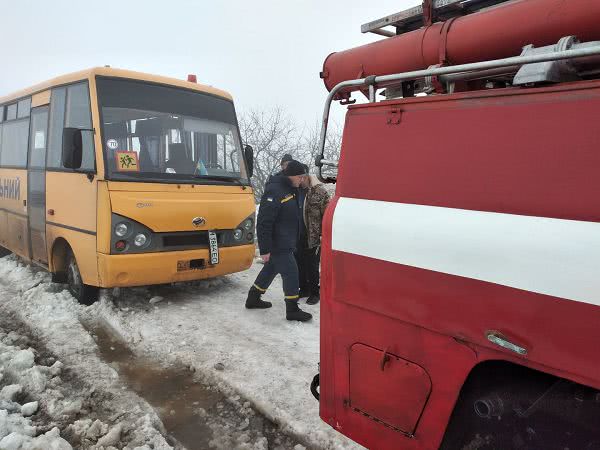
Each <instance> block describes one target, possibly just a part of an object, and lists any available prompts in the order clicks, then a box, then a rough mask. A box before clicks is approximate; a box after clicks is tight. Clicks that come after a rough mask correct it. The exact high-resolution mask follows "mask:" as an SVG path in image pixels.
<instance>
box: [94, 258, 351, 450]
mask: <svg viewBox="0 0 600 450" xmlns="http://www.w3.org/2000/svg"><path fill="white" fill-rule="evenodd" d="M261 267H262V266H261V265H260V264H256V265H254V266H253V267H252V268H251V269H250V270H248V271H246V272H243V273H239V274H234V275H230V276H227V277H222V278H219V279H216V280H209V281H204V282H197V283H188V284H182V285H178V286H157V287H147V288H136V289H122V290H120V293H119V295H117V296H113V295H112V294H109V295H105V296H104V297H103V298H102V299H101V301H100V302H99V303H97V304H96V305H94V306H92V307H91V308H89V309H88V311H89V312H90V314H94V315H97V316H99V317H103V318H104V319H105V320H107V321H108V322H109V323H110V324H111V326H112V327H114V328H115V329H116V330H118V332H119V333H120V334H121V335H122V336H124V337H125V338H126V339H127V340H128V341H129V342H130V345H131V346H132V347H133V348H135V349H136V350H138V351H141V352H145V353H146V354H149V355H151V356H153V357H154V358H156V359H158V360H161V361H165V362H170V363H177V364H183V365H186V366H191V367H193V368H195V370H196V371H197V372H198V373H201V374H203V375H204V376H205V377H206V378H207V379H208V380H209V381H213V382H217V383H219V386H220V387H222V388H230V389H232V390H233V391H235V392H236V393H237V394H238V395H240V396H242V397H243V398H245V399H247V400H249V401H250V402H251V403H252V404H254V405H255V406H256V407H257V408H258V409H259V410H260V411H261V412H263V413H264V414H265V415H266V416H267V417H269V418H270V419H272V420H273V421H275V422H277V423H279V424H280V425H281V426H282V427H283V428H284V429H285V431H287V432H288V433H290V434H292V435H294V436H295V437H297V438H298V439H299V440H300V441H301V442H303V443H304V444H306V445H308V446H310V447H314V448H324V449H325V448H326V449H334V448H335V449H338V448H339V449H342V448H348V449H351V448H360V447H359V446H358V445H356V444H354V443H352V442H351V441H350V440H348V439H346V438H345V437H343V436H342V435H341V434H339V433H337V432H335V431H334V430H333V429H332V428H330V427H329V426H328V425H326V424H325V423H323V422H322V421H321V419H320V418H319V407H318V402H317V401H316V400H315V399H314V398H313V396H312V394H311V393H310V389H309V386H310V382H311V380H312V378H313V376H314V375H315V374H316V373H317V371H318V362H319V305H316V306H310V305H306V304H304V301H302V302H301V308H303V309H305V310H306V311H308V312H310V313H312V314H313V316H314V318H313V320H312V321H311V322H308V323H299V322H288V321H287V320H285V304H284V301H283V292H282V288H281V283H280V281H279V278H278V279H277V280H276V281H275V283H273V286H272V287H271V289H269V291H268V292H267V294H266V295H264V296H263V298H264V299H265V300H268V301H271V302H272V303H273V307H272V308H270V309H267V310H247V309H245V308H244V302H245V298H246V295H247V291H248V288H249V287H250V286H251V285H252V283H253V281H254V278H255V277H256V275H257V273H258V271H259V270H260V268H261ZM156 297H161V298H163V300H162V301H159V302H156V303H153V302H154V301H156ZM219 369H222V370H219Z"/></svg>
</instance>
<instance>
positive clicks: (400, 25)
mask: <svg viewBox="0 0 600 450" xmlns="http://www.w3.org/2000/svg"><path fill="white" fill-rule="evenodd" d="M508 1H511V0H424V1H423V3H422V4H421V5H419V6H415V7H413V8H410V9H406V10H404V11H401V12H399V13H396V14H391V15H389V16H386V17H382V18H381V19H377V20H374V21H372V22H369V23H365V24H364V25H361V27H360V31H361V32H362V33H374V34H379V35H381V36H386V37H392V36H397V35H399V34H403V33H407V32H409V31H413V30H417V29H419V28H421V27H423V26H425V25H431V23H432V22H439V21H445V20H448V19H451V18H453V17H459V16H465V15H467V14H471V13H474V12H477V11H481V10H482V9H484V8H489V7H491V6H496V5H499V4H500V3H506V2H508ZM428 10H429V11H428ZM385 27H394V28H395V31H391V30H389V29H385Z"/></svg>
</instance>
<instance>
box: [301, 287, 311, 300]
mask: <svg viewBox="0 0 600 450" xmlns="http://www.w3.org/2000/svg"><path fill="white" fill-rule="evenodd" d="M306 297H310V291H309V290H308V289H304V288H300V298H306Z"/></svg>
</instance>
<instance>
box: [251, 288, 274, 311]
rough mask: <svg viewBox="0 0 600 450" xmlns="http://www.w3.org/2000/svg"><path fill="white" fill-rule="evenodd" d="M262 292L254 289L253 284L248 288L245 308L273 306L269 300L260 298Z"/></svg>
mask: <svg viewBox="0 0 600 450" xmlns="http://www.w3.org/2000/svg"><path fill="white" fill-rule="evenodd" d="M262 294H263V293H262V292H260V291H259V290H258V289H256V288H255V287H254V286H252V287H251V288H250V291H249V292H248V298H247V299H246V308H248V309H266V308H270V307H271V306H273V305H272V304H271V302H265V301H264V300H261V298H260V296H261V295H262Z"/></svg>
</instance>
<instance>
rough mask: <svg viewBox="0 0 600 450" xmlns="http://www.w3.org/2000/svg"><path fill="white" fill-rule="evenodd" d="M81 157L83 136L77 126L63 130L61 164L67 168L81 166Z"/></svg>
mask: <svg viewBox="0 0 600 450" xmlns="http://www.w3.org/2000/svg"><path fill="white" fill-rule="evenodd" d="M82 159H83V136H82V133H81V130H80V129H79V128H65V129H64V130H63V146H62V165H63V167H65V168H67V169H79V168H81V162H82Z"/></svg>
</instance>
